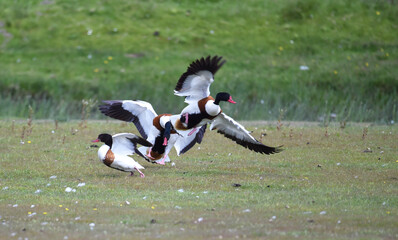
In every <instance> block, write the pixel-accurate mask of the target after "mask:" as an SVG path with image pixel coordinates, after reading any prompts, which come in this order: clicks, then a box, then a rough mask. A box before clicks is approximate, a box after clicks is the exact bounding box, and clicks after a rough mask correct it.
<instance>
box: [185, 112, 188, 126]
mask: <svg viewBox="0 0 398 240" xmlns="http://www.w3.org/2000/svg"><path fill="white" fill-rule="evenodd" d="M185 124H186V125H188V113H185Z"/></svg>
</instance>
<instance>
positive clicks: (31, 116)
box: [24, 105, 34, 136]
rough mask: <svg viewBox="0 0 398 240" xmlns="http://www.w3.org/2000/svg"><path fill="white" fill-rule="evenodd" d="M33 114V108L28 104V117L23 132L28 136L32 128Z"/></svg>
mask: <svg viewBox="0 0 398 240" xmlns="http://www.w3.org/2000/svg"><path fill="white" fill-rule="evenodd" d="M33 115H34V111H33V108H32V107H31V106H30V105H29V117H28V123H27V125H28V127H27V128H26V129H25V130H24V132H25V133H24V134H26V136H29V135H30V134H31V133H32V130H33Z"/></svg>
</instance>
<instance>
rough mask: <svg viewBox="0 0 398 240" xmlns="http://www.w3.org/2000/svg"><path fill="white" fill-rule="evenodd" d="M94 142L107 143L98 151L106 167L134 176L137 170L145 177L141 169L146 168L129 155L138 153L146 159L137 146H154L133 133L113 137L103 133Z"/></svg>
mask: <svg viewBox="0 0 398 240" xmlns="http://www.w3.org/2000/svg"><path fill="white" fill-rule="evenodd" d="M93 142H103V143H105V144H104V145H102V146H101V147H100V148H99V149H98V157H99V159H100V160H101V161H102V162H103V163H104V164H105V165H106V166H108V167H110V168H114V169H117V170H120V171H124V172H131V175H133V173H134V171H135V170H136V171H138V172H139V173H140V175H141V177H142V178H143V177H145V175H144V173H142V172H141V171H140V169H144V167H143V166H141V165H140V164H139V163H137V162H136V161H134V159H133V158H132V157H129V156H128V155H133V154H134V153H137V154H138V155H139V156H141V157H143V158H145V159H146V157H145V156H144V155H143V154H142V153H141V152H140V151H138V149H137V144H141V145H143V146H146V147H151V146H152V144H151V143H150V142H148V141H147V140H145V139H143V138H141V137H139V136H137V135H135V134H132V133H119V134H115V135H113V136H111V135H110V134H107V133H102V134H100V135H98V138H97V139H96V140H93Z"/></svg>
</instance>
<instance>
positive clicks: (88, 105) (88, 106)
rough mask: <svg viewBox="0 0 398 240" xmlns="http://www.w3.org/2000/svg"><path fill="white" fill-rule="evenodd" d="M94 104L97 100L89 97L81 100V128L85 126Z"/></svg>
mask: <svg viewBox="0 0 398 240" xmlns="http://www.w3.org/2000/svg"><path fill="white" fill-rule="evenodd" d="M96 104H97V101H96V100H93V99H91V98H90V99H88V100H86V99H83V100H82V112H81V122H80V124H79V126H80V127H81V128H86V127H87V119H88V118H89V117H90V114H91V110H92V109H93V108H94V107H95V105H96Z"/></svg>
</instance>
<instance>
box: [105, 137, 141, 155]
mask: <svg viewBox="0 0 398 240" xmlns="http://www.w3.org/2000/svg"><path fill="white" fill-rule="evenodd" d="M127 138H133V139H134V138H137V136H136V135H135V134H132V133H118V134H115V135H113V136H112V139H113V144H112V149H111V150H112V152H113V153H115V154H118V155H125V156H126V155H133V154H134V153H135V152H134V151H135V146H134V144H133V143H132V142H131V141H130V140H129V139H127Z"/></svg>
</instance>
